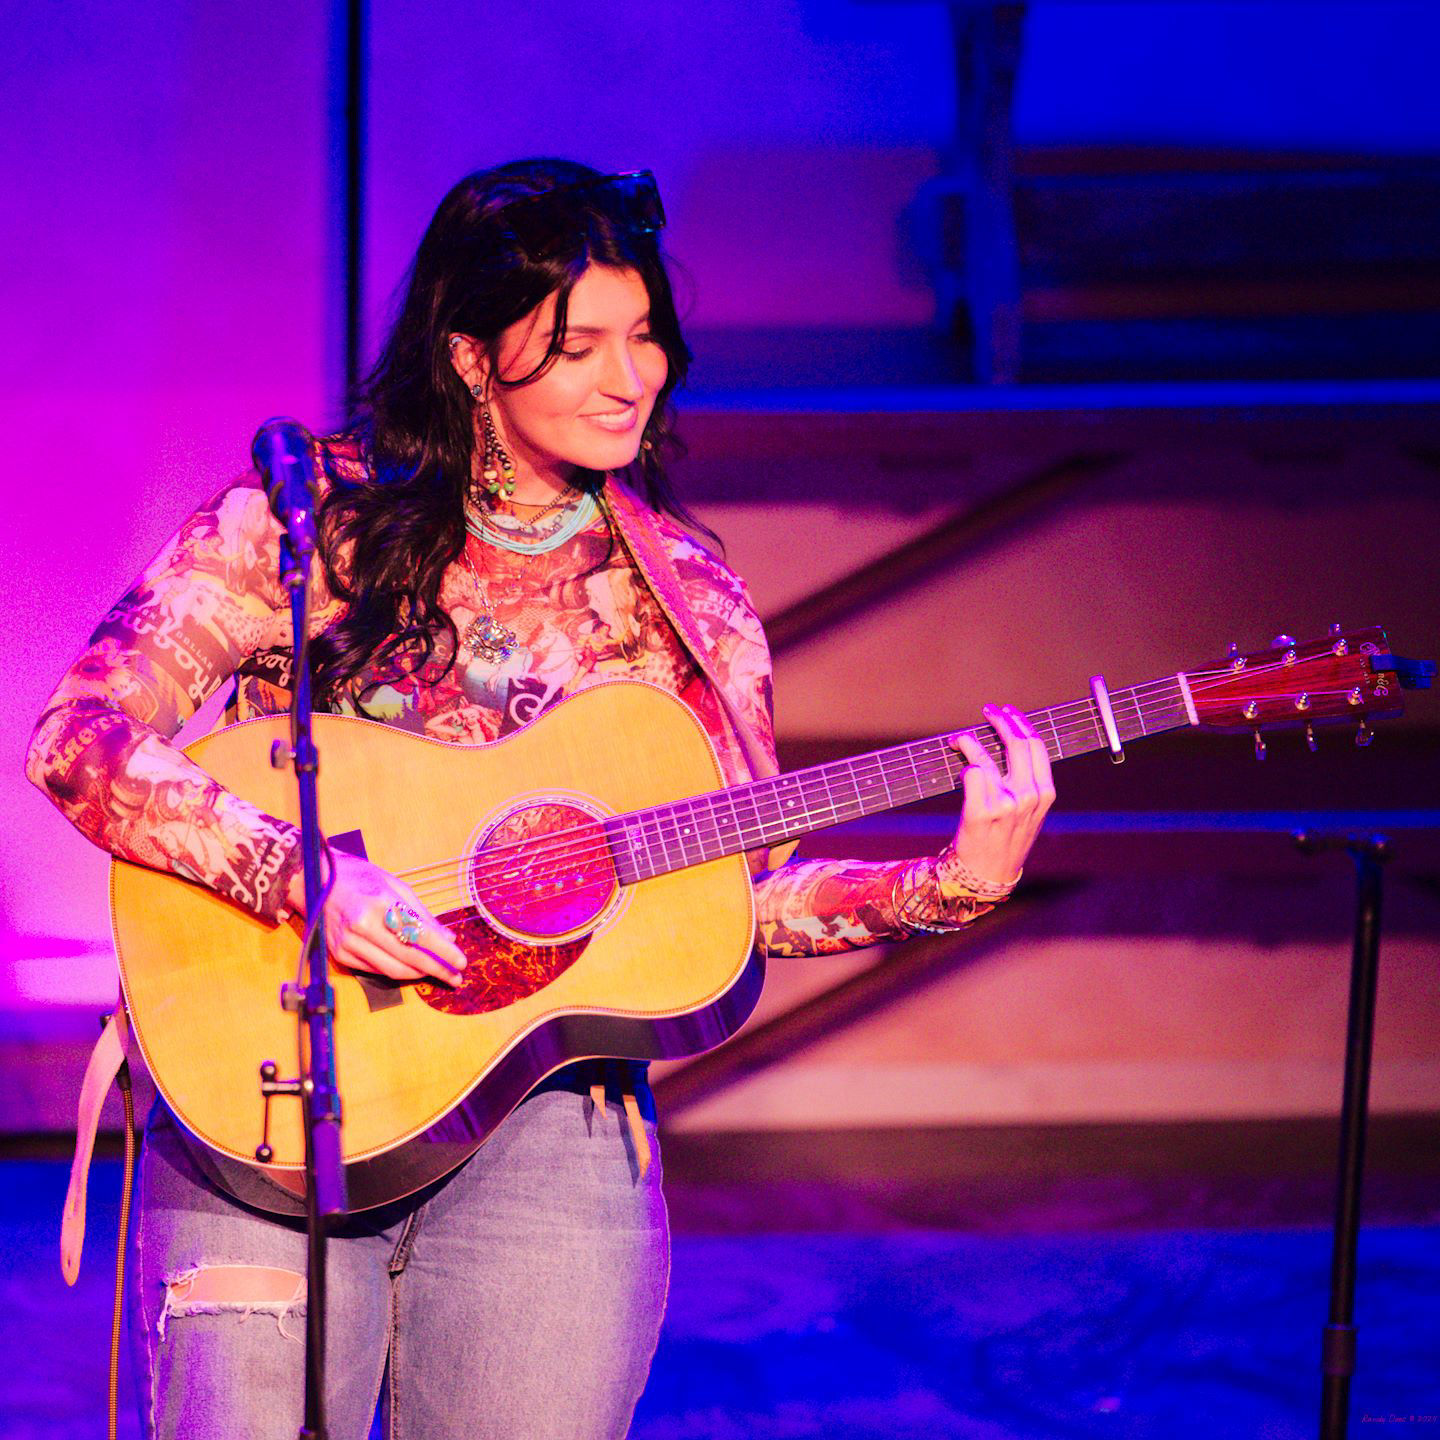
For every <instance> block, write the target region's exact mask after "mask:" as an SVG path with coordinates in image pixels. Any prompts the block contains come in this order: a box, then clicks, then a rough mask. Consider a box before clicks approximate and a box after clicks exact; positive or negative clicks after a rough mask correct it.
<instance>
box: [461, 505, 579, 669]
mask: <svg viewBox="0 0 1440 1440" xmlns="http://www.w3.org/2000/svg"><path fill="white" fill-rule="evenodd" d="M599 508H600V507H599V506H598V505H597V504H596V502H595V497H594V496H593V495H592V494H590V493H589V492H588V491H586V492H584V493H580V494H578V498H577V492H576V491H575V489H574V488H573V487H572V486H568V485H567V486H566V487H565V489H564V490H562V491H561V492H560V494H559V495H557V496H556V497H555V498H554V499H553V500H552V501H551V502H550V503H549V504H548V505H546V506H544V507H543V508H542V509H540V510H538V511H536V513H535V514H534V515H531V516H530V517H528V519H521V518H520V517H519V516H518V515H509V514H506V513H504V512H502V511H499V510H479V509H477V508H475V507H474V506H470V505H467V506H466V507H465V528H466V530H468V531H469V532H470V534H471V535H474V536H475V537H476V538H477V539H478V540H479V541H480V542H481V544H482V545H493V546H495V547H497V548H498V549H501V550H508V551H509V552H510V553H511V554H514V555H519V556H521V557H522V564H523V562H524V561H525V560H528V559H529V557H530V556H532V555H543V554H545V553H546V552H547V551H550V550H558V549H559V548H560V546H562V545H563V544H564V543H565V542H566V541H567V540H571V539H573V538H574V537H575V536H576V535H578V534H579V533H580V532H581V531H582V530H583V529H584V528H585V527H586V526H587V525H589V524H590V522H591V521H592V520H593V519H594V518H595V516H596V514H597V513H598V512H599ZM552 515H553V516H554V517H555V518H554V519H553V520H551V521H550V523H548V524H546V523H545V522H546V520H547V518H548V517H549V516H552ZM464 555H465V564H466V565H467V566H468V567H469V570H470V578H471V580H472V581H473V582H474V585H475V597H476V601H477V602H478V604H479V607H480V608H479V611H478V612H477V614H476V616H475V618H474V619H473V620H472V621H471V622H470V623H469V624H468V625H467V626H466V627H465V633H464V634H463V635H461V637H460V643H461V644H462V645H463V646H464V647H465V648H466V649H467V650H468V651H470V653H471V654H472V655H474V656H475V657H476V658H477V659H479V660H482V661H484V662H485V664H487V665H499V664H500V663H501V662H502V661H505V660H508V659H509V658H510V656H511V655H513V654H514V653H515V651H516V650H517V649H518V648H519V643H520V638H519V636H518V635H516V633H515V632H514V631H513V630H512V629H511V628H510V627H509V626H508V625H505V624H502V623H501V622H500V621H499V620H497V619H496V618H495V607H494V605H493V604H492V603H491V601H490V598H489V596H487V595H486V593H485V587H484V585H483V584H482V583H481V580H480V572H479V571H478V570H477V569H476V568H475V561H474V560H473V559H471V556H470V545H469V542H468V541H467V542H466V545H465V550H464Z"/></svg>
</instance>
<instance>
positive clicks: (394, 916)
mask: <svg viewBox="0 0 1440 1440" xmlns="http://www.w3.org/2000/svg"><path fill="white" fill-rule="evenodd" d="M385 928H386V929H387V930H388V931H389V932H390V933H391V934H392V935H393V936H394V937H395V938H396V939H397V940H398V941H399V942H400V943H401V944H402V945H413V944H414V943H415V942H416V941H417V940H418V939H419V938H420V914H419V912H418V911H416V910H412V909H411V908H410V906H408V905H400V904H395V905H392V906H391V907H390V908H389V909H388V910H387V911H386V912H385Z"/></svg>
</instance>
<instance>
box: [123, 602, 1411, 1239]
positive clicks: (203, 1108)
mask: <svg viewBox="0 0 1440 1440" xmlns="http://www.w3.org/2000/svg"><path fill="white" fill-rule="evenodd" d="M1407 666H1409V667H1410V668H1409V670H1408V671H1407V670H1406V668H1405V667H1407ZM1430 668H1431V669H1432V670H1433V667H1430ZM1424 672H1425V667H1424V666H1421V665H1417V663H1416V662H1407V661H1396V660H1395V659H1394V658H1393V657H1391V656H1390V655H1389V651H1388V647H1387V645H1386V643H1385V636H1384V633H1383V631H1381V630H1378V629H1371V630H1362V631H1353V632H1349V633H1347V634H1341V633H1339V632H1338V631H1337V632H1334V633H1332V634H1331V635H1330V636H1327V637H1326V638H1324V639H1323V640H1318V641H1314V642H1311V643H1309V644H1306V645H1295V644H1294V643H1293V642H1289V641H1288V640H1285V639H1284V637H1282V640H1281V642H1277V646H1276V648H1272V649H1271V650H1267V651H1262V652H1259V653H1257V654H1254V655H1248V656H1240V655H1232V656H1230V657H1228V658H1227V659H1225V660H1223V661H1220V662H1218V663H1217V664H1215V665H1212V666H1208V667H1205V668H1203V669H1200V670H1196V671H1191V672H1183V671H1182V672H1178V673H1176V674H1174V675H1170V676H1166V677H1164V678H1163V679H1161V680H1157V681H1155V682H1153V683H1151V684H1146V685H1139V686H1135V687H1132V688H1131V689H1128V690H1114V691H1111V690H1108V689H1107V688H1106V687H1105V685H1104V683H1103V681H1101V680H1100V679H1099V678H1098V677H1097V678H1096V679H1095V680H1094V681H1092V684H1091V689H1090V693H1089V694H1088V695H1087V696H1086V698H1084V699H1082V700H1079V701H1077V702H1074V703H1071V704H1066V705H1060V706H1056V707H1054V708H1051V709H1048V710H1039V711H1035V712H1032V713H1031V714H1030V716H1029V719H1030V721H1031V723H1032V724H1033V725H1034V726H1035V728H1036V730H1037V732H1038V733H1039V735H1040V736H1041V738H1042V739H1043V740H1044V742H1045V745H1046V748H1047V750H1048V751H1049V754H1050V758H1051V760H1052V761H1060V760H1064V759H1068V758H1070V757H1071V756H1074V755H1079V754H1084V753H1087V752H1090V751H1095V750H1109V751H1111V753H1112V755H1114V756H1116V757H1117V758H1118V757H1119V756H1120V755H1122V754H1123V747H1124V746H1125V745H1128V744H1131V743H1134V742H1135V741H1138V740H1141V739H1143V738H1145V737H1146V736H1149V735H1155V734H1159V733H1162V732H1164V731H1168V730H1173V729H1176V728H1179V727H1182V726H1187V725H1189V726H1202V727H1207V728H1216V729H1245V730H1251V729H1253V730H1255V731H1256V732H1257V743H1258V732H1259V730H1260V729H1262V728H1266V727H1272V726H1275V725H1304V726H1308V725H1313V724H1316V723H1322V722H1324V721H1327V720H1336V719H1342V718H1352V717H1353V718H1355V719H1363V717H1366V716H1373V715H1375V714H1394V713H1398V712H1399V710H1400V708H1401V706H1400V689H1401V686H1402V684H1423V683H1425V682H1426V680H1427V679H1428V676H1427V675H1426V674H1425V673H1424ZM287 730H288V717H284V716H278V717H267V718H265V719H260V720H251V721H245V722H242V723H241V724H238V725H233V726H230V727H228V728H226V729H224V730H220V731H218V732H216V733H215V734H213V735H209V736H206V737H205V738H204V739H202V740H200V741H198V742H196V743H195V744H194V745H192V746H190V747H188V753H189V754H190V756H191V757H192V758H193V759H194V760H196V761H197V763H199V764H200V765H202V766H203V767H204V768H205V769H206V770H208V771H209V772H210V773H211V774H213V775H214V776H215V777H216V779H217V780H219V781H220V782H221V783H222V784H223V785H225V786H226V787H227V788H229V789H231V790H233V791H235V792H236V793H237V794H240V795H242V796H243V797H244V798H245V799H247V800H249V801H251V802H252V803H254V804H256V805H258V806H260V807H261V808H262V809H264V810H266V811H268V812H269V813H271V814H273V815H277V816H281V817H284V818H286V819H292V820H293V819H294V818H295V804H296V802H295V791H294V782H293V779H292V777H291V776H290V775H289V774H288V772H282V771H277V770H275V769H273V768H272V767H271V765H270V763H269V754H270V746H271V742H272V741H274V740H281V739H284V738H285V736H286V734H287ZM975 730H976V733H977V734H978V735H979V736H980V738H981V741H982V743H984V744H985V745H986V747H987V748H988V749H989V750H990V751H991V753H992V754H994V755H995V756H996V757H997V758H1000V755H1001V746H1000V742H999V740H998V738H997V737H996V736H995V734H994V732H993V731H991V730H990V728H989V727H988V726H985V725H980V726H977V727H975ZM315 738H316V743H317V745H318V747H319V750H320V754H321V757H322V765H321V771H320V787H319V788H320V813H321V817H322V820H323V822H324V825H325V829H326V833H327V835H328V836H329V837H330V843H331V844H332V846H335V847H336V848H349V849H352V850H356V851H358V852H360V853H363V854H366V855H367V856H368V857H369V858H370V859H371V860H372V861H374V862H375V863H376V864H377V865H380V866H382V867H384V868H385V869H387V870H390V871H392V872H393V873H395V874H397V875H400V876H401V877H403V878H404V879H405V880H406V881H407V883H409V884H410V885H411V886H412V887H413V888H414V889H415V890H416V892H417V894H418V895H419V897H420V899H421V900H423V901H424V903H425V904H426V905H427V906H428V907H429V908H430V910H431V911H432V912H433V913H434V914H435V915H437V916H438V917H440V918H441V919H442V920H443V921H444V923H446V924H447V925H449V926H451V927H452V928H453V929H454V930H455V932H456V936H457V943H458V944H459V945H460V948H461V949H462V950H463V951H464V952H465V955H466V957H467V961H468V963H467V966H466V970H465V973H464V975H463V977H462V980H461V983H460V984H459V985H458V986H457V987H456V988H455V989H453V990H452V989H450V988H449V987H447V986H443V985H439V984H435V983H433V982H430V981H421V982H415V983H406V984H399V983H396V982H392V981H387V980H383V979H380V978H378V977H373V976H365V975H359V974H355V973H352V972H350V971H346V970H342V969H340V968H339V967H337V966H334V965H332V967H331V973H332V978H333V983H334V985H335V990H336V1008H335V1027H336V1052H337V1059H338V1071H339V1081H340V1088H341V1093H342V1095H343V1099H344V1128H343V1137H344V1139H343V1143H344V1156H345V1161H346V1171H347V1182H348V1186H349V1191H350V1202H351V1207H352V1209H356V1210H359V1209H366V1208H369V1207H371V1206H374V1205H378V1204H382V1203H384V1202H386V1201H389V1200H393V1199H396V1198H398V1197H400V1196H402V1195H405V1194H409V1193H411V1192H413V1191H414V1190H416V1189H418V1188H420V1187H421V1186H423V1185H425V1184H428V1183H429V1182H431V1181H432V1180H435V1179H437V1178H439V1177H440V1176H442V1175H444V1174H446V1173H448V1172H449V1171H450V1170H451V1169H453V1168H454V1167H455V1166H457V1165H459V1164H460V1163H462V1162H463V1161H464V1160H465V1159H466V1158H467V1157H468V1156H469V1155H470V1154H472V1153H473V1152H474V1150H475V1149H476V1148H477V1147H478V1146H479V1145H480V1144H481V1143H483V1141H484V1140H485V1138H486V1137H487V1136H488V1135H489V1134H490V1133H491V1132H492V1131H493V1130H494V1129H495V1127H496V1126H497V1125H498V1124H499V1123H500V1122H501V1120H503V1119H504V1117H505V1116H506V1115H507V1114H508V1113H509V1112H510V1111H511V1110H512V1109H513V1108H514V1107H515V1105H517V1104H518V1103H519V1102H520V1100H521V1099H522V1098H523V1097H524V1095H525V1094H526V1093H527V1092H528V1091H529V1090H530V1088H531V1087H532V1086H533V1085H534V1084H535V1083H536V1082H537V1081H539V1080H540V1079H542V1078H543V1077H544V1076H546V1075H548V1074H550V1073H551V1072H553V1071H554V1070H556V1069H558V1068H559V1067H560V1066H562V1065H565V1064H568V1063H570V1062H571V1061H574V1060H578V1059H584V1058H589V1057H605V1056H628V1057H631V1058H634V1059H639V1060H644V1059H659V1058H665V1057H671V1056H679V1055H689V1054H695V1053H698V1052H700V1051H703V1050H707V1049H710V1048H713V1047H714V1046H715V1045H718V1044H720V1043H721V1042H722V1041H724V1040H725V1039H727V1038H728V1037H729V1036H730V1035H731V1034H733V1033H734V1032H735V1031H736V1030H737V1029H738V1028H739V1027H740V1025H742V1024H743V1023H744V1021H745V1019H746V1018H747V1017H748V1015H749V1014H750V1012H751V1010H752V1009H753V1008H754V1005H755V1002H756V1000H757V999H758V997H759V993H760V986H761V982H762V980H763V975H764V967H763V961H762V960H761V958H760V956H759V954H758V952H757V951H756V950H755V946H754V938H755V909H754V900H753V895H752V891H751V885H750V872H749V866H748V863H747V861H746V858H745V852H747V851H750V850H754V849H758V848H760V847H764V846H773V845H779V844H782V843H784V842H786V841H789V840H793V839H796V838H798V837H799V836H801V835H804V834H806V833H808V832H810V831H813V830H817V829H820V828H822V827H824V826H827V825H833V824H836V823H838V822H840V821H844V820H851V819H856V818H858V817H860V816H864V815H869V814H874V813H877V812H879V811H883V810H888V809H891V808H893V807H895V806H899V805H905V804H908V803H910V802H912V801H915V800H920V799H924V798H927V797H931V796H935V795H941V794H944V793H946V792H948V791H952V790H955V789H956V788H958V787H959V785H960V784H961V781H962V776H963V772H964V761H963V759H962V758H961V756H960V755H959V754H958V753H957V752H956V751H955V749H954V748H953V747H952V746H951V744H950V743H949V735H941V736H934V737H931V738H929V739H924V740H917V741H914V742H912V743H910V744H906V745H897V746H894V747H891V748H889V749H885V750H879V751H874V752H872V753H869V754H866V755H860V756H856V757H853V758H850V759H846V760H839V761H835V762H832V763H829V764H825V765H819V766H815V767H813V768H811V769H808V770H801V771H795V772H792V773H789V774H784V775H780V776H776V777H774V778H773V779H767V780H760V781H755V782H752V783H750V784H747V785H741V786H732V787H726V786H725V785H724V779H723V776H722V774H721V771H720V768H719V764H718V762H717V760H716V758H715V754H714V750H713V748H712V746H711V744H710V741H709V739H708V737H707V736H706V735H705V733H704V731H703V730H702V728H701V726H700V724H699V722H698V720H696V718H695V716H694V715H693V714H692V713H691V712H690V711H689V710H688V709H687V708H686V706H685V705H684V704H682V702H680V701H679V700H677V699H676V698H674V697H673V696H671V695H669V694H667V693H666V692H664V691H661V690H658V689H656V688H654V687H653V686H650V685H646V684H643V683H640V682H635V681H611V682H606V683H603V684H599V685H596V686H594V687H592V688H590V689H587V690H584V691H582V692H580V693H579V694H577V695H575V696H573V697H571V698H570V699H567V700H565V701H562V702H561V703H560V704H558V705H556V706H554V707H553V708H552V709H550V710H549V711H547V712H546V713H545V714H544V715H542V716H541V717H540V718H539V719H537V720H536V721H535V722H534V723H532V724H531V725H529V726H527V727H526V728H524V729H523V730H520V731H517V732H516V733H514V734H513V735H510V736H507V737H506V738H504V739H503V740H499V741H496V742H494V743H492V744H488V745H454V744H449V743H445V742H441V741H436V740H430V739H427V738H423V737H419V736H415V735H412V734H409V733H406V732H402V731H398V730H394V729H391V728H389V727H386V726H384V725H380V724H376V723H373V722H370V721H366V720H357V719H351V718H346V717H340V716H327V715H317V716H316V717H315ZM111 899H112V919H113V927H114V937H115V946H116V953H117V956H118V959H119V964H120V972H121V981H122V985H123V989H124V994H125V1001H126V1004H127V1007H128V1009H129V1011H130V1016H131V1022H132V1025H133V1028H134V1032H135V1037H136V1040H137V1042H138V1044H139V1046H140V1049H141V1051H142V1053H143V1054H144V1056H145V1060H146V1062H147V1064H148V1065H149V1068H150V1071H151V1074H152V1075H153V1077H154V1079H155V1083H156V1085H157V1086H158V1088H159V1089H160V1091H161V1093H162V1095H163V1096H164V1098H165V1100H166V1102H167V1103H168V1104H169V1105H170V1107H171V1108H172V1110H174V1112H175V1114H176V1115H177V1117H178V1118H179V1119H180V1121H181V1122H182V1124H184V1126H185V1127H186V1128H187V1130H189V1131H190V1133H191V1134H192V1135H194V1136H196V1137H197V1138H198V1139H199V1140H201V1141H203V1142H204V1143H205V1144H206V1145H207V1146H210V1147H211V1148H212V1149H214V1150H215V1151H218V1152H219V1153H220V1154H222V1155H227V1156H230V1157H232V1158H233V1159H236V1160H240V1161H244V1162H246V1163H248V1164H251V1165H255V1166H256V1168H257V1169H261V1170H263V1172H264V1173H265V1174H266V1175H268V1176H269V1177H270V1178H271V1179H272V1180H273V1181H274V1182H275V1184H276V1186H277V1189H276V1192H275V1193H276V1204H275V1207H274V1208H276V1209H277V1210H286V1211H293V1210H294V1209H295V1208H296V1205H297V1202H296V1201H295V1199H294V1198H293V1197H295V1196H296V1195H298V1194H299V1193H300V1192H301V1189H302V1186H303V1148H304V1142H303V1134H302V1129H301V1123H300V1117H299V1107H298V1106H295V1105H291V1104H286V1105H282V1106H274V1107H272V1111H273V1113H272V1115H271V1117H270V1126H269V1136H268V1138H269V1143H270V1145H271V1147H272V1151H273V1154H272V1157H271V1160H270V1163H269V1164H268V1165H266V1166H263V1167H262V1166H259V1165H258V1164H257V1163H256V1161H255V1151H256V1147H257V1146H258V1145H259V1143H260V1141H261V1135H262V1102H261V1096H260V1092H259V1085H258V1067H259V1066H260V1064H261V1062H262V1061H265V1060H270V1059H274V1060H277V1061H278V1062H279V1063H280V1065H281V1067H282V1068H287V1059H288V1057H289V1056H291V1055H293V1054H294V1053H295V1046H296V1043H297V1041H296V1024H295V1019H294V1017H293V1015H291V1014H288V1013H286V1012H285V1011H284V1010H282V1009H281V1007H280V1005H279V1003H278V996H279V991H280V987H281V985H282V984H284V983H285V982H287V981H293V980H294V979H295V977H296V969H297V964H298V960H299V954H300V948H301V940H302V928H301V922H299V921H296V922H294V923H292V924H289V925H282V926H279V927H275V926H271V925H269V924H267V923H265V922H263V921H261V920H258V919H256V918H254V917H253V916H251V915H249V914H248V913H247V912H245V911H242V910H240V909H238V908H237V907H235V906H234V905H232V904H230V903H229V902H228V901H225V900H222V899H221V898H220V897H218V896H217V895H215V894H214V893H213V892H211V891H210V890H208V889H206V888H204V887H203V886H201V885H197V884H194V883H191V882H188V881H185V880H182V879H179V878H177V877H175V876H173V875H168V874H163V873H161V872H158V871H154V870H149V869H146V868H144V867H141V866H138V865H134V864H131V863H129V862H126V861H120V860H117V861H116V862H115V863H114V866H113V868H112V875H111Z"/></svg>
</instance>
